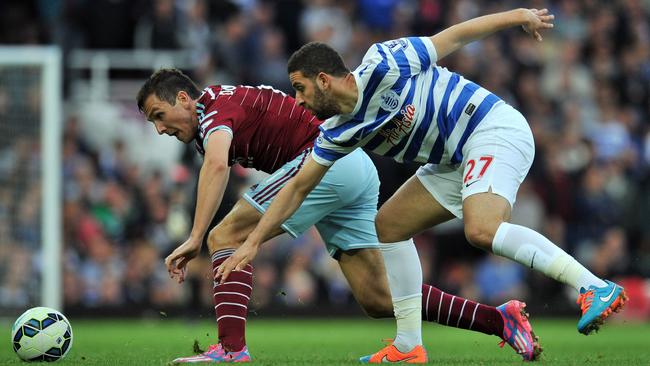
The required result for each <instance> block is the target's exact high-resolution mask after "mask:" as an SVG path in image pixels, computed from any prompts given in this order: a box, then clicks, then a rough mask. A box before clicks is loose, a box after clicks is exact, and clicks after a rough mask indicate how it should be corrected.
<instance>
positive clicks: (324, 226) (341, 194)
mask: <svg viewBox="0 0 650 366" xmlns="http://www.w3.org/2000/svg"><path fill="white" fill-rule="evenodd" d="M310 155H311V149H308V150H305V151H304V152H303V153H301V154H300V155H298V157H296V158H295V159H293V160H292V161H290V162H288V163H286V164H285V165H283V166H282V167H281V168H280V169H278V170H277V171H276V172H274V173H273V174H271V175H270V176H269V177H268V178H266V179H265V180H263V181H262V182H260V183H258V184H256V185H254V186H253V187H251V188H250V189H249V190H248V192H246V193H245V194H244V199H245V200H246V201H247V202H248V203H250V204H251V205H252V206H253V207H255V208H256V209H257V210H258V211H259V212H262V213H264V212H265V211H266V209H267V208H268V207H269V205H270V204H271V201H272V200H273V197H275V195H276V194H277V193H278V192H279V191H280V189H281V188H282V187H284V185H285V184H286V183H287V181H289V179H290V178H291V177H292V176H293V175H295V174H294V173H296V172H297V169H298V168H299V167H300V166H302V164H303V163H304V161H305V159H308V157H309V156H310ZM378 196H379V177H378V176H377V169H376V168H375V165H374V164H373V163H372V161H371V160H370V158H369V157H368V155H366V153H364V152H363V150H361V149H357V150H355V151H353V152H352V153H350V154H348V155H347V156H345V157H343V158H341V159H340V160H338V161H337V162H336V163H334V165H332V167H330V169H329V170H328V171H327V173H326V174H325V176H324V177H323V179H322V180H321V182H320V183H319V184H318V185H317V186H316V188H314V190H313V191H311V193H309V195H308V196H307V198H306V199H305V201H304V202H303V204H302V205H301V206H300V208H299V209H298V211H296V213H295V214H294V215H293V216H291V217H290V218H289V219H288V220H287V221H285V222H284V224H282V228H283V229H284V230H285V231H286V232H287V233H289V234H290V235H291V236H293V237H297V236H299V235H300V234H302V233H303V232H304V231H305V230H307V229H308V228H309V227H311V226H312V225H315V226H316V229H318V232H319V233H320V235H321V237H322V238H323V241H324V242H325V245H326V246H327V251H328V252H329V254H330V255H331V256H335V255H336V253H337V252H338V251H347V250H350V249H360V248H379V244H378V240H377V233H376V231H375V216H377V200H378Z"/></svg>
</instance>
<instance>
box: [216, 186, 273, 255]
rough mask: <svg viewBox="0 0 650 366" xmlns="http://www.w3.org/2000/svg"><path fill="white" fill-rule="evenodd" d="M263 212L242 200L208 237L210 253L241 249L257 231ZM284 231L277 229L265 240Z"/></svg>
mask: <svg viewBox="0 0 650 366" xmlns="http://www.w3.org/2000/svg"><path fill="white" fill-rule="evenodd" d="M262 214H263V212H261V211H260V210H258V209H257V208H255V207H253V206H252V205H251V204H250V203H248V202H247V201H246V200H245V199H243V198H240V199H239V200H238V201H237V203H235V206H234V207H233V208H232V210H230V212H228V214H227V215H226V217H224V218H223V220H221V222H219V224H217V225H216V226H215V227H214V228H213V229H212V230H211V231H210V235H209V236H208V248H209V249H210V253H213V252H214V251H216V250H220V249H227V248H239V246H240V245H241V244H242V243H243V242H244V241H245V240H246V238H247V237H248V235H249V234H250V233H251V232H252V231H253V230H254V229H255V227H256V226H257V223H258V222H259V221H260V219H261V218H262ZM283 232H284V230H282V229H281V228H277V229H275V230H274V231H272V232H271V233H270V235H269V236H268V237H267V238H265V240H268V239H271V238H273V237H276V236H278V235H280V234H282V233H283Z"/></svg>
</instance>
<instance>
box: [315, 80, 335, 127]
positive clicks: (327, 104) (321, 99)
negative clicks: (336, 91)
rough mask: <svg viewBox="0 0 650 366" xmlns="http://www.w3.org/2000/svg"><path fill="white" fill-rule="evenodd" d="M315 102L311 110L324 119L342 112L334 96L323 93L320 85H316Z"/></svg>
mask: <svg viewBox="0 0 650 366" xmlns="http://www.w3.org/2000/svg"><path fill="white" fill-rule="evenodd" d="M315 89H316V91H315V92H314V103H313V104H312V106H311V110H312V111H313V112H314V115H315V116H316V118H318V119H320V120H321V121H324V120H326V119H328V118H330V117H333V116H335V115H337V114H341V108H340V107H339V105H338V103H336V101H335V100H334V98H333V97H331V96H330V95H327V94H325V93H323V91H322V90H320V88H319V87H318V86H315Z"/></svg>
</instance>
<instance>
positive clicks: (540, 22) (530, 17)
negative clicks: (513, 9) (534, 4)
mask: <svg viewBox="0 0 650 366" xmlns="http://www.w3.org/2000/svg"><path fill="white" fill-rule="evenodd" d="M524 14H525V17H526V18H525V19H526V20H525V22H524V24H523V25H522V27H523V28H524V30H525V31H526V33H528V34H530V35H531V36H533V38H535V39H536V40H538V41H540V42H541V41H542V35H541V34H540V33H539V31H540V30H542V29H549V28H553V23H551V22H552V21H553V19H555V15H553V14H549V12H548V9H541V10H537V9H524Z"/></svg>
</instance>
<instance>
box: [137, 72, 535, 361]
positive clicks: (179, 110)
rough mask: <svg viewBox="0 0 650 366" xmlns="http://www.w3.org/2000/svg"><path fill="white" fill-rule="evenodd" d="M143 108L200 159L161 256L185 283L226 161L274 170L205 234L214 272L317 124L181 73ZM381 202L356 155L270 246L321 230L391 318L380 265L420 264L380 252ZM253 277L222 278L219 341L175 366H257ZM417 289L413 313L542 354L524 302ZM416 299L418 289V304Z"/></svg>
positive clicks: (154, 83) (153, 84) (291, 105)
mask: <svg viewBox="0 0 650 366" xmlns="http://www.w3.org/2000/svg"><path fill="white" fill-rule="evenodd" d="M137 103H138V108H139V109H140V110H141V111H142V112H143V113H144V114H145V115H146V117H147V119H148V120H149V121H151V122H152V123H153V125H154V127H155V128H156V130H157V131H158V133H159V134H167V135H170V136H175V137H176V138H177V139H178V140H180V141H182V142H184V143H191V142H193V141H194V142H195V143H196V148H197V149H198V151H199V152H200V153H201V154H203V155H204V160H203V166H202V167H201V172H200V174H199V183H198V193H197V194H198V197H197V205H196V211H195V218H194V225H193V227H192V231H191V234H190V237H189V239H187V241H185V242H184V243H182V244H181V245H180V246H179V247H178V248H177V249H176V250H174V251H173V252H172V253H171V254H170V255H169V256H168V257H167V258H166V259H165V263H166V265H167V268H168V270H169V273H170V275H171V277H172V278H176V279H177V280H178V281H179V282H182V281H183V280H184V276H185V271H184V270H185V268H186V266H187V263H188V262H189V261H190V260H192V258H194V257H196V256H197V255H198V254H199V252H200V249H201V245H202V241H203V237H204V236H205V234H206V231H207V230H208V225H209V223H210V222H211V220H212V218H213V216H214V214H215V212H216V211H217V208H218V207H219V204H220V202H221V199H222V196H223V192H224V189H225V187H226V183H227V181H228V171H229V166H231V165H233V164H236V163H238V164H241V165H242V166H244V167H250V168H255V169H258V170H262V171H264V172H267V173H270V174H271V175H270V176H269V177H268V178H266V179H264V180H263V181H262V182H260V183H259V184H256V185H254V186H252V187H251V188H250V190H249V191H248V192H247V193H245V194H244V197H243V198H242V199H240V200H239V201H238V202H237V203H236V204H235V206H234V207H233V209H232V210H231V211H230V213H229V214H228V215H227V216H226V217H225V218H224V219H223V220H222V221H221V222H220V223H219V224H218V225H217V226H216V227H215V228H214V229H212V230H211V231H210V233H209V235H208V247H209V250H210V254H211V256H212V267H213V272H214V273H215V275H216V272H217V269H218V267H219V265H220V264H222V263H223V262H224V261H225V260H227V259H228V258H229V257H230V256H231V255H232V253H233V252H234V251H235V249H237V248H238V247H239V246H240V245H241V244H242V243H243V242H244V240H245V239H246V237H247V236H248V235H249V233H250V232H251V231H252V230H253V229H254V228H255V225H256V224H257V223H258V221H259V219H260V218H261V216H262V213H263V212H264V211H265V210H266V208H267V207H268V205H269V202H270V201H271V200H272V199H273V197H274V196H275V195H276V194H277V192H278V191H279V190H280V189H281V188H282V187H283V186H284V184H286V182H287V181H289V180H290V178H291V177H293V176H295V175H296V174H297V172H298V171H299V169H301V167H302V166H303V165H304V163H305V161H306V160H307V159H308V156H309V154H310V153H311V150H312V147H313V144H314V140H315V139H316V137H317V136H318V133H319V130H318V126H319V125H320V123H321V122H320V121H319V120H318V119H316V118H315V117H314V116H313V115H312V114H311V113H310V112H309V111H307V110H306V109H305V108H303V107H301V106H299V105H297V104H296V102H295V100H294V99H293V98H292V97H290V96H287V95H285V94H284V93H282V92H280V91H277V90H274V89H271V88H269V87H250V86H236V87H235V86H225V85H214V86H209V87H207V88H205V89H204V90H203V91H200V90H199V89H198V88H197V87H196V86H195V84H194V83H193V82H192V81H191V80H190V79H189V78H188V77H187V76H186V75H184V74H183V73H182V72H180V71H178V70H175V69H163V70H159V71H157V72H156V73H154V74H153V75H152V76H151V77H150V78H149V80H147V81H146V82H145V83H144V85H143V86H142V88H141V89H140V92H139V93H138V96H137ZM378 195H379V178H378V177H377V171H376V169H375V167H374V165H373V164H372V162H371V160H370V158H369V157H368V156H367V155H366V154H365V153H364V152H363V151H362V150H361V149H357V150H356V151H354V152H352V153H350V154H348V155H347V156H346V157H343V158H341V159H340V160H339V161H338V162H337V163H336V164H334V166H333V167H332V168H331V169H329V170H328V172H327V173H326V174H325V176H324V178H323V180H322V181H321V182H320V183H318V184H317V185H316V187H315V188H314V189H313V191H312V192H311V193H310V194H309V195H308V196H307V197H306V199H305V201H304V202H303V203H302V206H301V207H300V208H299V209H298V211H297V213H296V214H294V215H293V216H291V217H290V218H288V220H286V221H285V222H284V223H283V224H282V226H281V227H280V226H278V228H276V229H275V230H273V231H270V232H269V233H268V234H266V235H265V237H264V240H267V239H270V238H272V237H274V236H276V235H279V234H281V233H283V232H285V231H286V232H287V233H289V234H291V235H292V236H294V237H295V236H298V235H300V234H301V233H302V232H304V231H305V230H306V229H307V228H309V227H310V226H312V225H316V228H317V229H318V231H319V233H320V235H321V236H322V238H323V240H324V241H325V244H326V246H327V249H328V251H329V253H330V254H331V255H332V257H333V258H335V259H336V260H337V261H338V263H339V265H340V267H341V270H342V271H343V274H344V275H345V277H346V279H347V281H348V283H349V284H350V288H351V290H352V293H353V295H354V297H355V299H356V300H357V301H358V302H359V304H361V307H362V308H363V309H364V310H365V312H366V313H367V314H368V315H370V316H371V317H374V318H383V317H392V316H393V306H392V303H391V294H390V291H389V287H388V281H387V279H386V271H385V269H384V268H385V267H384V260H383V259H382V258H385V260H386V268H391V266H393V265H395V263H396V262H404V263H408V264H409V265H412V266H414V267H415V268H418V269H419V268H420V263H419V260H418V257H417V252H416V251H415V248H414V247H412V248H411V250H410V252H409V253H410V256H409V257H403V253H402V252H393V251H391V250H388V251H386V252H384V253H382V252H380V250H379V249H378V247H379V244H378V240H377V235H376V232H375V226H374V219H375V216H376V214H377V199H378ZM411 246H412V244H411ZM391 248H392V247H391ZM391 248H388V249H391ZM382 254H383V255H382ZM253 271H254V270H253V266H251V265H250V264H247V265H246V266H243V267H242V268H240V269H239V270H238V271H235V272H232V273H231V274H230V276H229V278H228V280H227V281H224V282H222V283H219V282H218V281H217V280H218V278H217V277H216V276H215V285H214V287H213V291H214V302H215V314H216V318H217V327H218V330H219V341H218V343H217V344H215V345H212V346H210V347H209V349H208V351H207V352H205V353H203V354H200V355H196V356H191V357H184V358H179V359H176V360H174V361H175V362H178V363H185V362H246V361H250V359H251V357H250V354H249V352H248V348H247V347H246V339H245V336H244V334H245V327H246V317H247V313H248V311H247V307H248V300H249V298H250V295H251V292H252V279H253ZM416 282H418V286H420V292H421V293H422V294H423V295H424V297H423V298H424V299H426V300H427V301H429V302H430V303H435V306H429V305H428V304H429V303H426V304H424V307H423V308H424V309H425V311H424V312H422V313H420V310H419V308H418V310H417V311H418V314H417V316H418V318H420V317H423V318H424V319H425V320H428V321H432V322H433V321H436V322H438V323H440V324H444V325H449V326H452V327H457V328H463V329H469V330H474V331H479V332H483V333H486V334H493V335H497V336H499V337H500V338H501V339H502V340H503V342H502V345H503V343H506V342H507V343H508V344H509V345H510V346H511V347H512V348H514V349H515V351H516V352H517V353H518V354H520V355H521V356H522V357H523V358H524V359H528V360H530V359H533V358H535V357H536V356H537V355H538V354H539V353H540V352H541V348H540V347H539V345H538V344H537V342H536V339H535V336H534V334H533V333H532V329H531V327H530V324H529V322H528V319H527V316H526V314H525V313H524V306H525V304H523V303H521V302H519V301H516V300H511V301H509V302H507V303H506V304H504V305H502V306H500V307H498V308H495V307H492V306H487V305H483V304H478V303H476V302H473V301H470V300H467V299H463V298H461V297H457V296H452V295H450V294H446V293H444V292H442V291H441V290H439V289H437V288H435V287H433V286H429V285H422V284H421V283H422V281H421V279H419V280H418V281H416ZM420 297H422V296H420V294H418V301H419V299H420Z"/></svg>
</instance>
